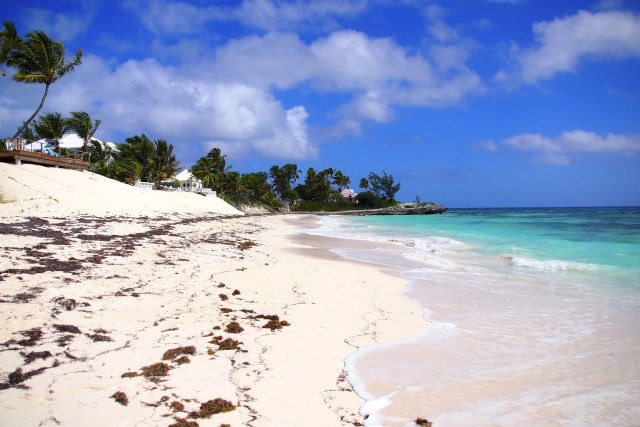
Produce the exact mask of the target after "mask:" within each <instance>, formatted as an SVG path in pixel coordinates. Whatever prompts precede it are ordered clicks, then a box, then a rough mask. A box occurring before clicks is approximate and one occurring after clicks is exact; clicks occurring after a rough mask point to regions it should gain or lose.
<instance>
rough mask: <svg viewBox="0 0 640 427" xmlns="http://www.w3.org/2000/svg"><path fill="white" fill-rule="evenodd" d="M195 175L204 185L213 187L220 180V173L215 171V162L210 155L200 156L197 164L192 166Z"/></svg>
mask: <svg viewBox="0 0 640 427" xmlns="http://www.w3.org/2000/svg"><path fill="white" fill-rule="evenodd" d="M191 173H192V174H193V176H195V177H196V178H198V179H199V180H200V181H202V185H204V186H205V187H208V188H211V189H213V188H214V187H215V186H216V184H217V182H218V173H217V172H216V171H215V168H214V162H213V160H212V159H211V158H209V157H200V158H199V159H198V161H197V162H196V164H195V165H193V166H191Z"/></svg>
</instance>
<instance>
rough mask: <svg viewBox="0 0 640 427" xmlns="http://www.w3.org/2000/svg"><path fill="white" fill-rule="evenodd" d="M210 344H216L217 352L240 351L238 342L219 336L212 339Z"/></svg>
mask: <svg viewBox="0 0 640 427" xmlns="http://www.w3.org/2000/svg"><path fill="white" fill-rule="evenodd" d="M209 342H210V343H211V344H217V345H218V350H240V342H239V341H236V340H234V339H233V338H227V339H224V340H223V339H222V337H221V336H217V337H214V338H213V339H212V340H211V341H209Z"/></svg>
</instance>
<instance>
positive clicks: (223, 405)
mask: <svg viewBox="0 0 640 427" xmlns="http://www.w3.org/2000/svg"><path fill="white" fill-rule="evenodd" d="M235 409H236V407H235V405H234V404H233V403H231V402H229V401H228V400H224V399H221V398H219V397H218V398H215V399H213V400H209V401H207V402H204V403H201V404H200V410H199V411H193V412H191V413H189V417H190V418H209V417H211V416H212V415H215V414H220V413H222V412H230V411H235Z"/></svg>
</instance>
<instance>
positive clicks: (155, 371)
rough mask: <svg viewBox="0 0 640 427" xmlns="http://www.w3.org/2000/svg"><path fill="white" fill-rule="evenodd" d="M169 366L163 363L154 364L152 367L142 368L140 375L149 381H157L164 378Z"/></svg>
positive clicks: (169, 368)
mask: <svg viewBox="0 0 640 427" xmlns="http://www.w3.org/2000/svg"><path fill="white" fill-rule="evenodd" d="M170 370H171V366H169V365H167V364H166V363H163V362H158V363H154V364H153V365H149V366H145V367H143V368H142V375H143V376H144V377H145V378H149V379H150V380H154V379H158V377H166V376H167V374H168V373H169V371H170Z"/></svg>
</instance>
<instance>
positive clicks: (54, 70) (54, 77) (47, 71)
mask: <svg viewBox="0 0 640 427" xmlns="http://www.w3.org/2000/svg"><path fill="white" fill-rule="evenodd" d="M81 62H82V49H78V51H77V52H76V54H75V55H74V57H73V59H72V60H71V61H70V62H68V63H65V57H64V45H63V44H62V43H61V42H57V41H54V40H51V39H50V38H49V36H47V35H46V34H45V33H44V32H42V31H34V32H31V33H29V34H27V37H26V38H25V39H24V40H22V41H21V42H20V44H19V46H18V47H16V48H14V49H12V50H11V51H10V52H9V53H8V57H7V61H6V64H7V65H8V66H10V67H13V68H15V69H16V70H17V72H16V73H15V74H14V75H13V77H12V78H13V80H15V81H17V82H22V83H40V84H44V94H43V95H42V99H41V100H40V105H38V108H37V109H36V111H34V113H33V114H32V115H31V117H29V118H28V119H27V120H26V121H25V123H24V125H23V128H24V127H26V126H29V124H30V123H31V121H32V120H33V119H34V118H35V117H36V116H37V115H38V113H39V112H40V110H41V109H42V106H43V105H44V101H45V99H46V98H47V95H48V94H49V87H50V86H51V85H52V84H53V83H55V82H56V81H58V80H59V79H60V78H62V77H64V76H65V75H67V74H68V73H70V72H71V71H73V69H74V68H76V67H77V66H78V65H80V63H81ZM20 133H21V130H18V132H16V133H15V135H13V138H16V137H17V136H18V135H19V134H20Z"/></svg>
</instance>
